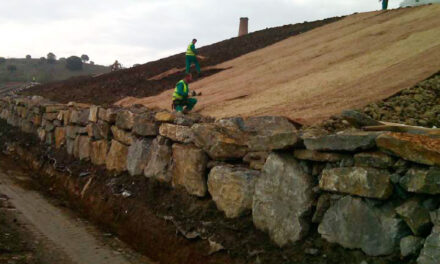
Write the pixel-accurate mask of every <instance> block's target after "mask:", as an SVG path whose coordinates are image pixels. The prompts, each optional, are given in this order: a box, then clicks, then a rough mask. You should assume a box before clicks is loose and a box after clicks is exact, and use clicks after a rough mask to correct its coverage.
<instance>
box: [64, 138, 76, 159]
mask: <svg viewBox="0 0 440 264" xmlns="http://www.w3.org/2000/svg"><path fill="white" fill-rule="evenodd" d="M66 150H67V154H69V155H73V153H74V151H75V139H71V138H66Z"/></svg>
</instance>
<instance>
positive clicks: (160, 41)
mask: <svg viewBox="0 0 440 264" xmlns="http://www.w3.org/2000/svg"><path fill="white" fill-rule="evenodd" d="M400 2H401V1H393V0H390V7H391V8H396V7H398V5H399V3H400ZM380 7H381V5H380V3H379V2H378V1H377V0H223V1H219V0H190V1H187V0H75V1H72V0H9V1H5V0H1V1H0V10H1V13H0V32H1V34H2V37H1V38H0V57H20V58H23V57H24V56H25V55H26V54H30V55H32V57H41V56H46V54H47V53H48V52H53V53H55V55H57V57H58V58H59V57H68V56H70V55H78V56H80V55H81V54H87V55H89V57H90V59H91V60H93V61H95V63H97V64H104V65H109V64H111V63H112V62H113V61H114V60H115V59H118V60H119V61H120V62H121V63H122V64H123V65H124V66H131V65H132V64H135V63H145V62H147V61H151V60H155V59H159V58H162V57H165V56H169V55H172V54H175V53H178V52H183V51H184V50H185V49H186V46H187V45H188V43H189V42H190V40H191V39H192V38H193V37H196V38H197V39H198V40H199V42H198V43H197V46H198V47H199V46H204V45H207V44H211V43H214V42H217V41H221V40H224V39H228V38H231V37H235V36H236V35H237V33H238V23H239V18H240V17H249V30H250V31H256V30H260V29H264V28H266V27H274V26H281V25H285V24H292V23H298V22H303V21H313V20H317V19H323V18H327V17H332V16H340V15H347V14H352V13H354V12H365V11H372V10H378V9H380Z"/></svg>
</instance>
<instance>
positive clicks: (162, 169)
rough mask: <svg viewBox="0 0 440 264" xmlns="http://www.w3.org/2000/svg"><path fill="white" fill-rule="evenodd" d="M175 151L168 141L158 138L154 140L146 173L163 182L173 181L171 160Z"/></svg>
mask: <svg viewBox="0 0 440 264" xmlns="http://www.w3.org/2000/svg"><path fill="white" fill-rule="evenodd" d="M172 154H173V151H172V149H171V146H170V145H169V144H167V142H166V141H164V140H161V139H160V138H156V139H154V140H153V143H152V146H151V151H150V152H149V153H148V156H147V161H146V166H145V169H144V175H145V177H147V178H154V179H156V180H158V181H161V182H171V177H172V174H171V160H172Z"/></svg>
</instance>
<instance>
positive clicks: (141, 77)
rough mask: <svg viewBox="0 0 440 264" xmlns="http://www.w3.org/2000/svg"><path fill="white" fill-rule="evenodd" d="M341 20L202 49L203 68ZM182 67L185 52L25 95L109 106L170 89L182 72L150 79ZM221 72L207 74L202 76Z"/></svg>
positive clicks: (306, 24) (274, 30) (261, 33)
mask: <svg viewBox="0 0 440 264" xmlns="http://www.w3.org/2000/svg"><path fill="white" fill-rule="evenodd" d="M339 19H341V18H340V17H335V18H328V19H325V20H319V21H315V22H304V23H300V24H295V25H286V26H282V27H275V28H269V29H265V30H261V31H257V32H254V33H251V34H248V35H245V36H242V37H236V38H231V39H228V40H224V41H222V42H218V43H215V44H212V45H209V46H205V47H201V48H200V49H199V53H200V54H202V55H204V56H206V57H208V58H207V59H206V60H204V61H203V62H201V65H202V67H206V66H213V65H217V64H219V63H222V62H225V61H228V60H231V59H234V58H236V57H239V56H241V55H243V54H246V53H249V52H252V51H255V50H258V49H261V48H264V47H266V46H269V45H271V44H274V43H276V42H279V41H281V40H283V39H286V38H288V37H291V36H295V35H298V34H301V33H303V32H306V31H309V30H311V29H314V28H316V27H320V26H322V25H325V24H328V23H332V22H334V21H338V20H339ZM189 41H190V39H188V42H189ZM185 49H186V47H182V50H185ZM182 67H185V57H184V53H180V54H177V55H174V56H170V57H168V58H164V59H160V60H157V61H153V62H149V63H146V64H143V65H141V66H138V67H134V68H130V69H126V70H121V71H117V72H113V73H110V74H105V75H101V76H97V77H76V78H72V79H70V80H67V81H63V82H55V83H51V84H46V85H42V86H36V87H33V88H31V89H29V90H27V91H26V92H25V94H28V95H41V96H44V97H46V98H48V99H51V100H53V101H56V102H60V103H68V102H70V101H76V102H82V103H92V104H98V105H106V104H111V103H113V102H116V101H119V100H120V99H122V98H125V97H127V96H134V97H146V96H152V95H156V94H159V93H160V92H162V91H164V90H167V89H170V88H172V87H173V86H174V85H175V84H176V82H177V81H178V80H180V79H181V78H182V75H183V72H177V73H174V74H172V75H169V76H167V77H165V78H163V79H161V80H156V81H154V80H150V81H148V79H149V78H151V77H153V76H156V75H158V74H161V73H163V72H166V71H168V70H171V69H173V68H182ZM218 71H219V70H208V71H204V72H203V77H206V76H209V75H212V74H214V73H217V72H218Z"/></svg>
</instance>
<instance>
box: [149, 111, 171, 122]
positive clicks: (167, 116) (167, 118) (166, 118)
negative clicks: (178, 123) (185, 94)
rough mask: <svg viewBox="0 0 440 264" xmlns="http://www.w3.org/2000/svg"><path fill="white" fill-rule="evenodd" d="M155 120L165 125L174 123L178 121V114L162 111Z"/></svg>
mask: <svg viewBox="0 0 440 264" xmlns="http://www.w3.org/2000/svg"><path fill="white" fill-rule="evenodd" d="M154 119H155V120H156V121H157V122H161V123H162V122H163V123H173V122H174V120H176V114H175V113H172V112H168V111H162V112H158V113H156V115H155V116H154Z"/></svg>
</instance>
